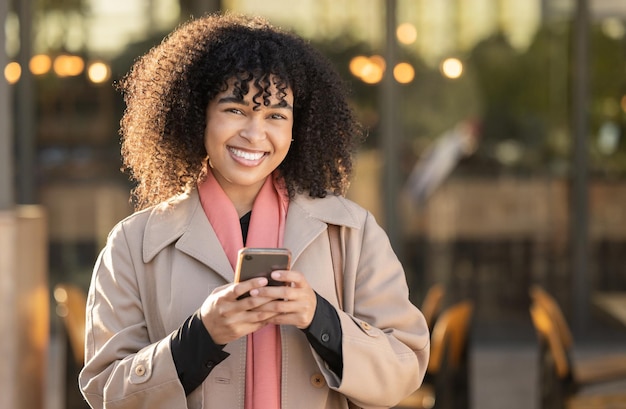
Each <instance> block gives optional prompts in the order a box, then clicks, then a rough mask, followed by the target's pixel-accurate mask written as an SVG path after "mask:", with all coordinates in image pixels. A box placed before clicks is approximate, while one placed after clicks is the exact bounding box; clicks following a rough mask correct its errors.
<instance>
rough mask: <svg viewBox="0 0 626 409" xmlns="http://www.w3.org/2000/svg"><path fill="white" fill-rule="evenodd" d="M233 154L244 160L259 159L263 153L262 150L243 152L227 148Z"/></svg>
mask: <svg viewBox="0 0 626 409" xmlns="http://www.w3.org/2000/svg"><path fill="white" fill-rule="evenodd" d="M229 149H230V151H231V152H232V154H233V155H235V156H237V157H240V158H243V159H246V160H259V159H261V158H262V157H263V155H265V153H263V152H254V153H253V152H245V151H242V150H239V149H235V148H229Z"/></svg>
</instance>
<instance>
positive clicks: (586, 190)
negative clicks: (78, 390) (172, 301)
mask: <svg viewBox="0 0 626 409" xmlns="http://www.w3.org/2000/svg"><path fill="white" fill-rule="evenodd" d="M220 10H221V11H224V10H232V11H236V12H242V13H248V14H258V15H262V16H265V17H266V18H268V19H269V20H270V21H271V22H273V23H274V24H276V25H279V26H282V27H284V28H286V29H289V30H292V31H294V32H296V33H298V34H300V35H301V36H303V37H305V38H307V39H308V40H310V42H311V43H313V44H314V45H315V46H316V47H317V48H319V49H320V50H321V51H322V52H323V53H325V54H326V55H327V56H328V57H329V58H330V59H331V60H332V61H333V63H334V64H335V66H336V68H337V70H338V71H339V72H340V74H341V75H342V77H343V78H344V79H345V81H346V84H347V86H348V87H349V88H350V90H351V103H352V104H353V107H354V109H355V111H356V113H357V115H358V117H359V119H360V121H361V122H362V123H363V124H364V125H365V127H366V128H367V134H368V136H367V140H366V142H365V144H364V145H363V147H362V148H361V149H360V151H359V152H358V157H357V167H356V172H355V175H354V178H353V181H352V185H351V188H350V191H349V194H348V196H349V197H350V198H351V199H353V200H355V201H356V202H358V203H359V204H361V205H362V206H364V207H366V208H367V209H369V210H371V211H372V212H373V213H374V215H375V216H376V218H377V219H378V220H379V222H380V223H381V224H382V225H383V226H384V227H385V229H386V230H387V232H388V234H389V236H390V239H391V241H392V244H393V246H394V248H395V250H396V251H397V253H398V255H399V257H400V258H401V260H402V261H403V262H404V265H405V268H406V272H407V280H408V282H409V286H410V289H411V297H412V299H413V301H414V302H415V303H416V304H417V305H421V304H422V303H423V301H424V298H425V296H426V293H427V290H428V289H429V288H431V287H432V286H433V285H441V286H443V287H444V288H445V297H444V300H445V301H444V304H452V303H454V302H457V301H459V300H471V301H472V302H473V307H474V310H473V318H472V325H471V329H470V331H471V333H470V339H471V345H472V347H473V348H474V349H473V351H477V353H482V354H483V355H472V356H474V357H479V358H480V359H478V358H475V361H474V362H475V365H474V368H475V369H473V371H474V374H475V377H474V378H473V379H471V382H473V383H474V384H473V385H474V387H473V391H474V392H473V394H474V396H473V397H472V399H473V402H474V403H478V402H479V400H480V399H481V397H480V395H481V392H485V391H484V390H482V389H480V385H484V384H485V382H487V383H488V381H486V380H485V378H480V374H481V373H482V374H484V375H485V376H488V375H491V376H495V378H497V381H498V382H504V380H503V378H502V377H500V376H499V375H498V374H495V375H494V373H492V372H490V371H492V370H495V369H493V368H494V366H487V367H486V366H485V365H488V364H486V363H485V362H488V361H485V360H483V359H482V358H485V359H487V358H489V357H496V358H497V359H499V358H500V357H502V356H503V357H504V358H505V359H516V357H517V359H518V362H519V363H520V365H522V367H523V365H525V364H526V365H527V366H528V362H529V361H532V362H534V361H533V360H534V359H535V356H534V352H533V351H534V350H535V345H536V335H535V331H534V330H533V326H532V323H531V319H530V316H529V310H528V308H529V288H530V287H531V286H532V285H535V284H538V285H541V286H542V287H543V288H545V289H547V290H548V291H549V292H550V293H551V294H552V295H553V296H554V297H555V299H556V300H557V301H558V303H559V304H560V306H561V307H562V308H563V312H564V314H565V316H566V318H567V320H568V321H569V322H570V324H571V326H572V330H573V332H574V335H575V337H576V338H577V342H578V343H579V345H582V346H583V347H587V346H588V347H589V348H590V349H591V350H594V348H595V349H606V348H617V349H619V348H621V347H623V350H624V351H626V342H625V341H626V326H620V325H615V324H616V323H615V322H611V321H609V320H607V319H605V318H606V317H605V316H604V315H603V314H600V313H598V311H597V309H596V308H595V306H594V303H593V300H594V296H595V295H596V294H599V293H603V292H607V291H610V292H615V291H626V270H625V267H624V266H625V265H626V210H625V208H624V203H626V135H625V132H626V2H624V1H622V0H523V1H520V0H339V1H338V0H299V1H284V0H263V1H254V0H0V22H1V23H3V25H2V26H0V70H1V71H0V247H1V248H2V249H0V284H1V286H0V291H1V292H2V294H0V295H1V296H2V302H3V308H2V309H3V312H2V314H3V315H2V316H1V317H0V318H1V319H2V322H3V324H2V325H3V329H4V330H5V331H4V333H7V332H8V333H11V334H14V336H11V337H6V339H3V340H2V342H3V343H2V346H1V349H2V351H1V352H2V353H3V356H5V355H6V356H7V357H8V358H7V359H8V361H7V362H8V363H7V365H5V367H4V369H2V371H3V372H2V373H1V376H2V377H1V378H0V381H2V385H0V389H1V390H2V393H0V396H3V398H2V399H5V403H6V404H2V407H13V408H31V407H32V408H40V407H44V406H45V407H48V408H52V407H54V408H56V407H68V408H69V407H70V404H69V403H63V402H65V401H66V400H67V399H66V398H65V397H62V398H56V397H51V395H50V393H54V391H55V390H61V389H62V388H63V387H62V386H60V385H61V384H63V383H64V382H65V381H64V379H65V378H64V376H65V373H66V372H67V371H68V369H67V368H65V367H64V363H63V362H64V359H65V358H62V357H63V356H65V355H68V354H69V352H68V351H69V350H68V349H67V348H65V346H64V344H63V342H65V341H63V340H64V339H65V338H63V336H64V335H63V334H62V330H61V327H62V321H61V320H62V319H63V318H64V317H65V316H66V315H67V311H64V310H62V308H61V307H59V305H60V304H59V303H60V301H63V298H64V295H63V294H62V293H59V292H56V291H55V289H58V288H59V287H58V285H60V284H72V285H74V286H76V287H78V288H80V289H83V290H86V289H87V287H88V284H89V280H90V276H91V269H92V267H93V264H94V262H95V258H96V257H97V254H98V252H99V250H100V249H101V248H102V246H103V244H104V242H105V239H106V236H107V233H108V231H109V230H110V229H111V228H112V227H113V225H114V224H115V223H116V222H117V221H119V220H120V219H122V218H124V217H125V216H127V215H129V214H130V213H131V212H132V208H131V206H130V204H129V189H130V184H129V182H128V179H127V177H126V175H124V174H122V173H121V172H120V170H119V169H120V166H121V162H120V154H119V148H120V143H119V135H118V126H119V120H120V118H121V114H122V112H123V109H124V105H123V101H122V99H121V96H120V95H119V93H117V92H116V90H115V89H114V86H113V84H115V82H116V81H117V80H118V79H119V78H120V77H121V76H122V75H124V74H125V73H126V72H127V71H128V70H129V68H130V66H131V64H132V63H133V61H134V60H135V59H136V58H137V57H138V56H139V55H141V54H143V53H145V52H146V51H147V50H148V49H149V48H151V47H152V46H154V45H156V44H158V43H159V42H160V41H161V40H162V38H163V37H164V36H165V35H166V34H167V33H168V32H170V31H171V30H172V29H173V28H175V27H176V26H177V25H178V24H180V23H181V22H184V21H186V20H188V19H189V18H190V17H191V16H194V15H195V16H198V15H202V14H204V13H207V12H215V11H220ZM25 304H26V305H27V306H25ZM25 327H26V328H25ZM33 334H36V335H33ZM34 338H36V340H34V341H33V339H34ZM25 340H26V341H25ZM502 348H504V349H502ZM507 348H508V349H507ZM493 351H504V352H503V355H502V356H500V355H493V354H492V352H493ZM64 354H65V355H64ZM516 354H517V355H516ZM529 357H530V358H529ZM481 365H482V366H481ZM494 365H495V367H497V366H498V365H497V364H494ZM42 368H43V369H42ZM476 368H478V369H476ZM481 368H482V369H483V370H484V371H483V372H480V371H479V370H480V369H481ZM527 369H528V370H529V371H530V374H529V377H530V378H528V379H525V381H524V382H525V383H523V384H521V386H520V383H519V380H518V381H515V380H511V383H512V384H516V385H517V386H516V388H517V389H520V388H521V390H522V393H523V395H524V397H523V398H522V402H521V403H520V401H519V399H518V400H517V404H518V405H519V407H520V408H528V407H534V406H533V405H534V404H535V400H536V398H537V397H536V393H537V391H536V386H534V385H535V375H536V373H535V368H534V367H532V365H531V367H530V368H527ZM41 370H43V375H40V373H41ZM477 371H478V372H477ZM509 372H510V370H509ZM39 376H41V378H38V377H39ZM20 379H28V381H20ZM34 379H37V382H39V383H35V385H41V387H42V388H43V389H41V390H42V392H41V393H40V394H39V393H38V392H37V391H33V389H37V388H36V387H34V386H33V385H34V384H33V382H34V381H33V380H34ZM73 379H74V378H71V377H70V378H69V381H68V382H70V383H71V382H72V380H73ZM481 379H482V380H481ZM493 380H494V379H492V381H493ZM22 382H28V384H29V386H27V387H26V389H25V390H30V391H31V393H29V394H28V395H29V396H30V398H29V399H30V402H29V403H22V400H23V399H25V398H24V394H23V393H21V392H20V391H23V389H20V388H24V387H25V386H24V385H23V384H22ZM481 382H482V383H481ZM489 382H491V381H489ZM477 385H478V386H477ZM72 387H74V385H72ZM502 388H504V390H505V391H507V389H506V386H503V387H502ZM37 390H38V389H37ZM50 391H53V392H50ZM508 391H509V392H510V390H508ZM54 396H56V395H54ZM41 402H45V405H44V406H42V403H41ZM55 405H56V406H55ZM498 405H499V404H494V405H493V406H489V404H487V403H486V402H483V403H481V404H476V405H475V406H476V407H483V408H486V407H494V408H497V407H508V408H514V407H516V406H515V403H512V404H511V405H509V404H506V405H505V406H498ZM76 407H79V406H76Z"/></svg>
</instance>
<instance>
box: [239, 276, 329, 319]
mask: <svg viewBox="0 0 626 409" xmlns="http://www.w3.org/2000/svg"><path fill="white" fill-rule="evenodd" d="M272 279H274V280H276V281H283V282H285V283H286V285H285V286H264V287H257V288H255V289H253V290H252V291H250V295H251V297H250V298H262V299H264V300H267V299H270V300H271V301H270V302H267V303H260V304H259V306H258V307H255V308H254V311H257V312H259V313H260V314H270V316H269V317H268V318H267V319H266V323H271V324H276V325H294V326H296V327H298V328H300V329H305V328H307V327H308V326H309V325H310V324H311V321H312V320H313V315H314V314H315V307H316V305H317V297H316V296H315V291H313V289H312V288H311V286H310V285H309V283H308V282H307V280H306V278H305V277H304V274H302V273H301V272H299V271H293V270H291V271H287V270H277V271H273V272H272Z"/></svg>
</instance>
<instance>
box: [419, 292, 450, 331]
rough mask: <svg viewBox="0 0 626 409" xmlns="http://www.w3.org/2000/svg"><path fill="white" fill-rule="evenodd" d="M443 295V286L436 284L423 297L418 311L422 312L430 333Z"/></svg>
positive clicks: (439, 309)
mask: <svg viewBox="0 0 626 409" xmlns="http://www.w3.org/2000/svg"><path fill="white" fill-rule="evenodd" d="M444 295H445V289H444V286H443V284H440V283H436V284H433V285H432V286H431V287H430V288H429V289H428V291H427V292H426V295H425V296H424V300H423V301H422V306H421V307H420V310H421V311H422V314H424V318H426V323H427V324H428V329H429V330H431V331H432V329H433V325H434V324H435V321H436V320H437V317H438V316H439V313H440V311H441V306H442V304H443V297H444Z"/></svg>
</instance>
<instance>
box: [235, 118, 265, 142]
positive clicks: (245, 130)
mask: <svg viewBox="0 0 626 409" xmlns="http://www.w3.org/2000/svg"><path fill="white" fill-rule="evenodd" d="M239 135H241V137H242V138H244V139H246V140H247V141H249V142H250V143H254V142H257V141H261V140H263V139H265V138H266V129H265V124H264V122H263V118H261V117H260V116H258V115H253V116H252V117H250V118H249V119H248V120H247V121H246V122H245V124H244V125H243V126H242V128H241V130H240V131H239Z"/></svg>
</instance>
